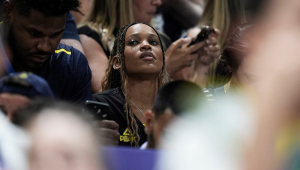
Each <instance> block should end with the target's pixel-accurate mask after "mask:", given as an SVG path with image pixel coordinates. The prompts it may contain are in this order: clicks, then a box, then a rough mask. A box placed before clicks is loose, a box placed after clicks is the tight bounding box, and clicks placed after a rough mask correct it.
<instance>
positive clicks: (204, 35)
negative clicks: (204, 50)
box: [188, 26, 215, 47]
mask: <svg viewBox="0 0 300 170" xmlns="http://www.w3.org/2000/svg"><path fill="white" fill-rule="evenodd" d="M212 33H215V29H214V28H211V27H209V26H204V27H202V28H201V31H200V33H199V34H198V35H197V37H195V38H193V40H192V42H191V43H190V44H189V45H188V47H189V46H191V45H194V44H197V43H199V42H201V41H204V40H206V39H208V37H209V36H210V34H212Z"/></svg>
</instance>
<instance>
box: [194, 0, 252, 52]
mask: <svg viewBox="0 0 300 170" xmlns="http://www.w3.org/2000/svg"><path fill="white" fill-rule="evenodd" d="M245 22H246V17H245V11H244V8H243V5H242V2H241V0H208V1H207V4H206V7H205V10H204V13H203V15H202V18H201V20H200V22H199V23H198V26H202V25H208V26H211V27H213V28H217V29H219V30H220V32H221V34H220V35H219V37H218V42H219V45H220V46H223V45H224V44H225V43H226V40H227V38H228V36H229V34H230V33H231V32H232V30H233V29H234V27H236V26H239V25H241V24H243V23H245ZM234 24H235V25H234Z"/></svg>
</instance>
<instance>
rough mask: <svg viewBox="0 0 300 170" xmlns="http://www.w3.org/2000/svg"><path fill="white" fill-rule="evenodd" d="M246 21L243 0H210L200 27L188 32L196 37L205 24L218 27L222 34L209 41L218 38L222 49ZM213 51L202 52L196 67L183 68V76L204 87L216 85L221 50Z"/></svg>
mask: <svg viewBox="0 0 300 170" xmlns="http://www.w3.org/2000/svg"><path fill="white" fill-rule="evenodd" d="M245 22H246V17H245V10H244V3H243V1H240V0H224V1H218V0H208V1H207V4H206V7H205V10H204V13H203V15H202V18H201V20H200V21H199V23H198V27H196V28H194V29H191V30H190V31H189V32H188V36H189V37H196V36H197V34H198V33H199V32H200V31H201V26H203V25H208V26H210V27H212V28H216V29H218V30H220V35H219V36H215V37H212V39H211V40H209V41H211V42H212V41H213V42H215V41H216V40H217V42H218V43H217V45H218V47H219V49H222V48H223V47H224V45H225V43H226V42H227V39H228V37H229V35H230V34H231V33H232V31H233V30H234V29H235V28H236V26H238V25H241V24H244V23H245ZM208 48H213V46H208ZM212 52H213V53H214V54H213V55H203V54H200V55H199V57H198V59H197V60H195V63H196V64H195V65H194V68H190V69H189V68H187V69H185V70H182V72H183V73H181V74H182V76H181V77H185V78H188V80H191V81H193V82H196V83H197V84H198V85H199V86H201V87H202V88H206V87H209V86H214V80H215V72H216V71H215V70H216V69H215V68H216V63H217V61H218V60H217V59H218V57H219V55H220V50H219V51H218V54H217V53H215V51H214V50H212ZM208 54H209V53H208Z"/></svg>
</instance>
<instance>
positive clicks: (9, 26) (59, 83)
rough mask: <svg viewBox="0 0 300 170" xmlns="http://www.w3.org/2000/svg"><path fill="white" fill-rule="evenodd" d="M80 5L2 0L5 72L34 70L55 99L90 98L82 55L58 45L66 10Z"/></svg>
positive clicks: (63, 1) (44, 0)
mask: <svg viewBox="0 0 300 170" xmlns="http://www.w3.org/2000/svg"><path fill="white" fill-rule="evenodd" d="M79 5H80V3H79V1H78V0H51V1H48V0H10V1H5V2H4V3H3V6H2V8H3V23H2V24H1V40H2V42H1V43H0V46H1V47H2V48H1V49H2V50H1V52H2V56H3V58H4V66H5V69H6V73H7V74H9V73H12V72H14V71H17V72H18V71H29V72H33V73H35V74H37V75H39V76H41V77H43V78H44V79H46V81H47V82H48V84H49V85H50V87H51V89H52V91H53V93H54V95H55V97H56V98H58V99H62V100H68V101H72V102H79V103H82V102H84V101H85V100H88V99H90V100H92V99H93V98H92V91H91V71H90V68H89V66H88V62H87V60H86V58H85V56H84V55H83V54H82V53H81V52H79V51H78V50H76V49H74V48H73V47H69V46H66V45H63V44H59V42H60V40H61V37H62V34H63V31H64V28H65V24H66V19H67V14H68V12H69V11H70V10H75V11H76V10H78V7H79ZM58 6H59V8H57V7H58Z"/></svg>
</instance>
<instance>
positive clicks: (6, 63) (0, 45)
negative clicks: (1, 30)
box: [0, 36, 15, 74]
mask: <svg viewBox="0 0 300 170" xmlns="http://www.w3.org/2000/svg"><path fill="white" fill-rule="evenodd" d="M0 50H1V55H2V58H3V61H4V63H3V64H4V68H5V70H6V73H7V74H10V73H14V72H15V70H14V68H13V66H12V65H11V63H10V61H9V59H8V57H7V55H6V53H5V50H4V46H3V42H2V37H1V36H0Z"/></svg>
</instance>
